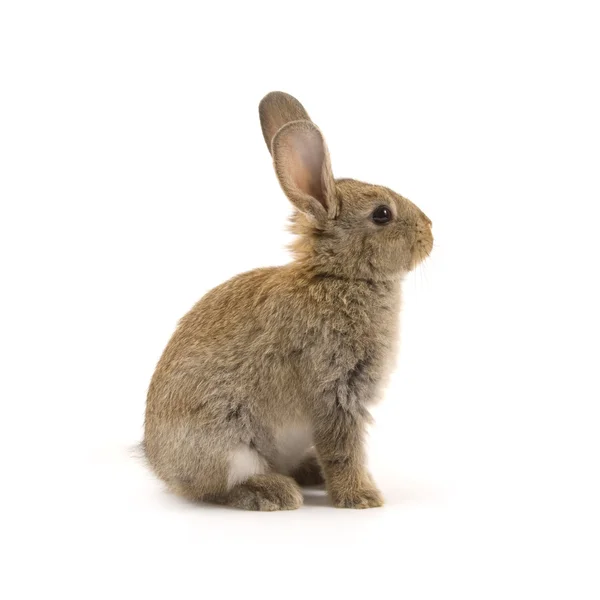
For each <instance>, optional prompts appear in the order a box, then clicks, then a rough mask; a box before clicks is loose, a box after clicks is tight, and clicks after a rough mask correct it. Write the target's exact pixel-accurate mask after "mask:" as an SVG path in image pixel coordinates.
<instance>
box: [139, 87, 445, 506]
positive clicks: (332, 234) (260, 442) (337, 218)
mask: <svg viewBox="0 0 600 600" xmlns="http://www.w3.org/2000/svg"><path fill="white" fill-rule="evenodd" d="M260 118H261V124H262V128H263V135H264V137H265V140H266V142H267V146H268V147H269V150H270V151H271V153H272V155H273V161H274V167H275V172H276V174H277V177H278V179H279V182H280V184H281V186H282V189H283V191H284V192H285V194H286V195H287V197H288V198H289V200H290V201H291V202H292V204H293V205H294V207H295V209H296V210H295V213H294V215H293V219H292V221H293V224H292V228H293V231H294V232H295V233H296V234H297V238H296V242H295V243H294V246H293V254H294V261H293V262H292V263H290V264H288V265H285V266H282V267H274V268H264V269H257V270H255V271H251V272H249V273H244V274H242V275H238V276H237V277H234V278H233V279H231V280H230V281H228V282H226V283H224V284H222V285H220V286H218V287H216V288H215V289H213V290H211V291H210V292H209V293H208V294H206V295H205V296H204V297H203V298H202V299H201V300H200V301H199V302H198V303H197V304H196V305H195V306H194V307H193V308H192V310H191V311H190V312H189V313H188V314H187V315H185V316H184V317H183V319H181V321H180V323H179V326H178V327H177V330H176V331H175V333H174V335H173V337H172V338H171V340H170V342H169V344H168V345H167V347H166V349H165V351H164V353H163V355H162V357H161V359H160V361H159V363H158V365H157V367H156V371H155V373H154V376H153V378H152V381H151V383H150V387H149V390H148V398H147V406H146V419H145V440H144V446H145V450H146V455H147V458H148V460H149V462H150V464H151V466H152V468H153V469H154V471H155V472H156V474H157V475H158V476H159V477H160V478H162V479H163V480H164V481H165V482H166V483H167V484H168V485H169V487H170V488H171V489H172V490H173V491H175V492H176V493H178V494H181V495H183V496H185V497H187V498H190V499H194V500H205V501H212V502H218V503H223V504H227V505H230V506H235V507H239V508H244V509H250V510H282V509H293V508H297V507H299V506H300V505H301V503H302V495H301V493H300V488H299V487H298V485H314V484H318V483H321V482H323V481H325V484H326V488H327V491H328V494H329V496H330V499H331V502H332V504H333V505H334V506H337V507H347V508H368V507H375V506H381V504H382V503H383V499H382V496H381V494H380V492H379V491H378V489H377V488H376V486H375V484H374V482H373V480H372V478H371V476H370V474H369V473H368V471H367V469H366V467H365V454H364V444H363V438H364V434H365V427H366V425H367V423H368V422H369V412H368V407H369V405H371V404H372V403H373V402H375V401H376V400H377V398H378V396H379V394H380V391H381V389H382V385H383V384H384V382H385V380H386V378H387V376H388V374H389V372H390V369H391V366H392V363H393V359H394V355H395V346H396V340H397V337H398V312H399V306H400V281H401V278H402V275H403V274H404V273H406V272H408V271H410V270H411V269H412V268H414V266H415V265H416V264H418V263H419V262H420V261H421V260H423V259H424V258H425V257H426V256H427V255H428V254H429V252H430V251H431V248H432V243H433V237H432V234H431V221H430V220H429V219H428V218H427V217H426V216H425V215H424V214H423V213H422V212H421V211H420V210H419V209H418V208H417V207H416V206H415V205H414V204H412V203H411V202H410V201H409V200H407V199H406V198H403V197H402V196H400V195H398V194H396V193H394V192H392V191H391V190H389V189H387V188H385V187H380V186H376V185H370V184H366V183H361V182H358V181H355V180H352V179H343V180H337V181H336V180H335V179H334V178H333V175H332V170H331V164H330V160H329V154H328V151H327V147H326V145H325V141H324V139H323V136H322V134H321V132H320V131H319V129H318V128H317V127H316V126H315V125H314V124H313V123H312V121H310V119H309V117H308V114H307V112H306V111H305V110H304V108H303V107H302V105H301V104H300V103H299V102H298V101H297V100H296V99H295V98H292V97H291V96H289V95H287V94H283V93H281V92H272V93H271V94H268V95H267V96H266V97H265V98H264V99H263V100H262V102H261V104H260ZM381 205H385V206H388V207H389V208H390V210H391V212H392V219H391V221H390V222H389V223H387V224H385V225H378V224H376V223H374V222H373V220H372V218H371V215H372V213H373V210H374V209H375V208H377V207H378V206H381Z"/></svg>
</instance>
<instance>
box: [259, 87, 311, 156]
mask: <svg viewBox="0 0 600 600" xmlns="http://www.w3.org/2000/svg"><path fill="white" fill-rule="evenodd" d="M258 115H259V117H260V126H261V128H262V132H263V136H264V138H265V143H266V144H267V148H268V149H269V152H272V150H271V144H272V143H273V138H274V137H275V134H276V133H277V132H278V131H279V130H280V129H281V128H282V127H283V126H284V125H287V124H288V123H291V122H292V121H310V120H311V119H310V117H309V116H308V113H307V112H306V109H305V108H304V106H302V104H300V102H298V100H296V98H294V96H290V95H289V94H286V93H285V92H270V93H269V94H267V95H266V96H265V97H264V98H263V99H262V100H261V101H260V104H259V105H258Z"/></svg>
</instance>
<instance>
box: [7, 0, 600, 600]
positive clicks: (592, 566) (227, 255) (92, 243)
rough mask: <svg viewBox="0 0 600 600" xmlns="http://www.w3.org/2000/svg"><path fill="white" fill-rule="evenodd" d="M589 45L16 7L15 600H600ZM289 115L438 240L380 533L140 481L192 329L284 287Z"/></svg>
mask: <svg viewBox="0 0 600 600" xmlns="http://www.w3.org/2000/svg"><path fill="white" fill-rule="evenodd" d="M597 31H598V19H597V15H596V14H594V3H592V2H589V3H582V2H563V3H542V2H539V3H535V2H503V3H499V4H498V3H496V4H494V5H492V4H491V3H481V2H478V3H475V2H473V3H466V2H458V3H457V2H452V3H438V4H432V3H430V2H411V3H404V2H397V3H396V2H394V3H392V2H390V3H380V2H376V1H371V2H368V3H367V4H364V3H361V4H356V5H354V4H352V3H323V2H319V3H312V2H305V3H302V4H298V3H285V2H281V1H279V2H273V3H271V4H267V3H264V2H245V3H238V4H230V3H211V4H209V3H197V2H188V3H177V2H168V3H167V2H164V3H155V2H152V3H151V2H128V1H122V0H119V1H118V2H102V3H87V2H86V3H82V2H70V3H69V2H52V3H50V2H38V3H33V2H25V1H23V2H3V3H2V6H1V8H0V86H1V93H0V201H1V203H2V205H1V206H2V217H1V218H0V228H1V231H0V244H1V248H0V251H1V253H2V275H1V277H2V295H1V302H2V310H1V313H0V319H1V323H0V325H1V332H2V333H1V336H0V340H1V341H0V343H1V352H2V370H1V372H2V377H1V380H0V382H1V383H0V385H1V390H0V398H1V411H2V413H1V417H0V428H1V429H0V457H1V459H0V460H1V467H2V471H1V481H2V494H1V495H0V503H1V512H0V514H1V515H2V521H3V523H2V526H1V533H0V540H1V542H0V543H1V546H2V551H3V554H4V557H3V559H2V565H3V569H2V571H3V574H2V577H1V578H0V594H1V596H2V597H3V598H7V599H8V598H10V599H14V598H51V597H61V598H86V599H88V598H89V599H92V598H103V599H104V598H119V599H120V598H127V599H131V598H167V597H169V598H178V597H185V598H193V597H198V598H213V597H215V598H229V597H235V596H236V595H237V596H238V597H248V598H295V597H303V598H306V597H309V596H311V595H312V596H314V597H317V598H324V597H329V596H330V595H331V594H334V597H336V598H344V599H349V598H359V597H360V598H362V597H366V596H368V597H371V595H372V596H373V597H377V598H391V597H398V598H405V599H409V600H410V599H420V598H435V599H442V598H443V599H446V598H477V599H480V598H485V599H492V598H503V599H504V598H511V599H516V598H519V599H520V598H523V599H532V598H565V599H567V598H568V599H572V598H576V599H578V600H583V599H587V598H598V597H599V595H600V585H599V575H598V566H599V564H600V560H599V559H600V556H599V554H600V553H599V541H598V540H599V534H600V523H599V517H598V510H599V507H600V491H599V468H598V458H599V456H600V448H599V436H598V428H599V418H598V417H599V409H598V401H599V400H600V393H599V384H598V362H599V361H598V359H599V339H600V337H599V333H600V332H599V322H598V306H599V305H600V302H599V300H600V299H599V297H598V292H597V285H598V259H599V258H600V252H599V250H598V241H597V240H598V227H599V224H598V216H599V210H598V203H599V201H600V194H599V191H600V185H599V181H598V168H599V165H600V156H599V142H598V140H599V139H600V123H599V113H600V111H599V110H598V107H599V106H600V94H599V90H598V56H600V48H599V41H598V35H597ZM273 89H282V90H285V91H288V92H290V93H292V94H294V95H296V96H297V97H298V98H299V99H300V100H301V101H302V102H303V103H304V104H305V106H306V107H307V109H308V111H309V113H310V114H311V116H312V117H313V119H314V120H315V121H316V122H317V123H318V124H319V125H320V126H321V127H322V129H323V131H324V133H325V136H326V138H327V140H328V143H329V148H330V151H331V155H332V162H333V168H334V172H335V174H336V175H337V176H338V177H341V176H351V177H355V178H358V179H364V180H366V181H373V182H377V183H381V184H385V185H388V186H390V187H392V188H394V189H396V190H397V191H398V192H400V193H402V194H404V195H406V196H407V197H409V198H411V199H412V200H414V201H415V202H416V203H417V204H418V205H419V206H420V207H421V208H422V209H423V210H424V211H425V212H426V213H427V214H428V215H429V216H430V217H431V218H432V220H433V222H434V233H435V236H436V247H435V249H434V253H433V256H432V257H431V259H430V260H429V262H428V264H427V265H426V266H425V268H424V269H421V270H419V271H417V272H416V273H414V274H411V275H410V276H409V277H408V278H407V280H406V282H405V305H404V309H403V315H402V318H403V337H402V343H401V357H400V365H399V369H398V371H397V373H396V376H395V377H394V379H393V381H392V383H391V386H390V388H389V391H388V393H387V396H386V399H385V401H384V403H383V404H382V405H381V406H380V407H379V408H378V409H377V411H376V414H375V416H376V420H377V424H376V427H375V428H374V429H373V432H372V435H371V449H370V450H371V451H370V456H371V463H372V469H373V472H374V474H375V476H376V479H377V481H378V483H379V485H380V487H381V488H382V490H383V492H384V494H385V496H386V498H387V505H386V507H385V508H383V509H378V510H370V511H362V512H358V511H357V512H354V511H340V510H334V509H333V508H329V507H328V506H326V501H325V499H324V498H323V497H322V496H319V495H310V496H308V497H307V498H306V506H304V507H303V508H302V509H300V510H298V511H295V512H289V513H281V514H254V513H245V512H238V511H234V510H227V509H224V508H214V507H198V506H193V505H191V504H188V503H186V502H184V501H181V500H178V499H176V498H175V497H173V496H171V495H169V494H168V493H166V492H165V491H163V488H162V486H161V485H160V484H159V483H158V482H157V481H155V480H154V478H153V477H152V475H151V474H150V473H149V472H148V471H146V470H145V468H144V467H143V466H142V465H141V464H140V463H139V462H138V461H136V460H135V459H133V458H131V457H130V454H129V448H130V446H132V445H133V444H134V443H135V442H136V441H138V440H139V439H141V424H142V418H143V410H144V396H145V391H146V387H147V384H148V381H149V379H150V376H151V374H152V371H153V368H154V365H155V362H156V360H157V359H158V357H159V355H160V353H161V351H162V349H163V347H164V345H165V343H166V342H167V340H168V337H169V335H170V334H171V332H172V330H173V328H174V326H175V323H176V321H177V319H178V318H179V317H180V316H181V315H182V314H183V313H184V312H185V311H186V310H187V309H188V308H189V307H190V306H191V305H192V304H193V303H194V302H195V301H196V300H197V298H199V297H200V296H201V295H202V294H203V293H204V292H205V291H207V290H208V289H210V288H211V287H213V286H214V285H216V284H218V283H220V282H221V281H223V280H224V279H227V278H228V277H230V276H232V275H234V274H235V273H238V272H241V271H244V270H248V269H251V268H254V267H258V266H265V265H270V264H280V263H283V262H285V261H286V260H287V254H286V253H285V251H284V250H283V248H284V245H285V243H286V242H287V241H288V240H289V236H288V234H287V233H286V232H285V229H284V222H285V219H286V216H287V214H288V212H289V207H288V205H287V203H286V200H285V198H284V197H283V195H282V193H281V192H280V190H279V189H278V185H277V183H276V180H275V177H274V176H273V173H272V169H271V166H270V160H269V156H268V153H267V150H266V148H265V147H264V142H263V139H262V136H261V132H260V128H259V123H258V116H257V104H258V101H259V100H260V98H261V97H262V96H263V95H264V94H265V93H266V92H268V91H270V90H273Z"/></svg>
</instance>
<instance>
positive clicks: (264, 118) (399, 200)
mask: <svg viewBox="0 0 600 600" xmlns="http://www.w3.org/2000/svg"><path fill="white" fill-rule="evenodd" d="M259 113H260V120H261V125H262V130H263V135H264V137H265V141H266V143H267V146H268V148H269V150H270V152H271V154H272V155H273V163H274V166H275V172H276V174H277V178H278V179H279V183H280V184H281V187H282V189H283V191H284V192H285V194H286V196H287V197H288V198H289V200H290V201H291V202H292V204H293V205H294V206H295V207H296V209H297V211H296V212H295V213H294V215H293V217H292V223H293V231H294V232H295V233H297V234H298V238H297V241H296V242H295V244H294V246H293V249H294V251H295V253H296V255H297V258H298V259H300V260H308V261H310V262H311V263H313V264H314V265H315V266H316V267H317V268H318V269H319V270H320V271H322V273H323V274H331V275H338V276H344V277H361V278H366V279H371V280H381V279H388V278H390V277H394V276H397V275H399V274H401V273H403V272H407V271H410V270H411V269H413V268H414V267H415V266H416V265H417V264H419V263H420V262H421V261H422V260H423V259H425V258H426V257H427V256H428V255H429V253H430V252H431V249H432V246H433V235H432V233H431V221H430V220H429V218H428V217H427V216H426V215H425V214H424V213H423V212H422V211H421V210H420V209H419V208H417V207H416V206H415V205H414V204H413V203H412V202H411V201H410V200H407V199H406V198H404V197H402V196H400V195H399V194H396V193H395V192H393V191H392V190H390V189H388V188H385V187H382V186H378V185H372V184H368V183H363V182H360V181H356V180H354V179H337V180H336V179H334V177H333V174H332V171H331V163H330V159H329V153H328V151H327V146H326V144H325V140H324V138H323V135H322V134H321V132H320V130H319V129H318V128H317V126H316V125H315V124H314V123H313V122H312V121H311V120H310V117H309V116H308V114H307V112H306V110H305V109H304V107H303V106H302V105H301V104H300V103H299V102H298V100H296V99H295V98H293V97H292V96H289V95H288V94H284V93H282V92H271V93H270V94H268V95H267V96H265V97H264V98H263V100H262V101H261V103H260V107H259Z"/></svg>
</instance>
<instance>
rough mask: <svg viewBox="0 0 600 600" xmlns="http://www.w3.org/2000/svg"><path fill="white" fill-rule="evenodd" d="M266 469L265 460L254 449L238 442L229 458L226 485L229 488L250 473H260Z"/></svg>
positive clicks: (242, 480) (240, 481)
mask: <svg viewBox="0 0 600 600" xmlns="http://www.w3.org/2000/svg"><path fill="white" fill-rule="evenodd" d="M265 470H266V463H265V460H264V459H263V458H262V457H261V456H259V454H258V452H256V450H252V449H250V448H248V446H246V445H245V444H240V445H239V446H238V447H237V448H236V449H235V450H234V451H233V452H232V453H231V456H230V458H229V475H228V477H227V487H228V488H229V489H231V488H232V487H233V486H234V485H237V484H238V483H242V482H244V481H246V479H248V477H252V475H262V474H263V473H264V472H265Z"/></svg>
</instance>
